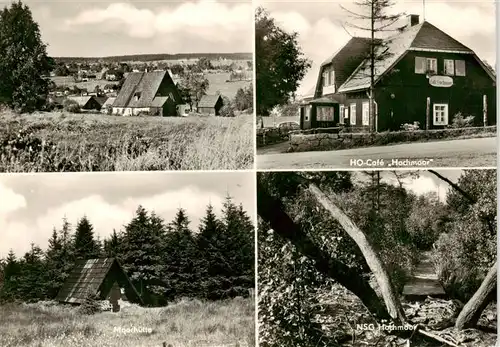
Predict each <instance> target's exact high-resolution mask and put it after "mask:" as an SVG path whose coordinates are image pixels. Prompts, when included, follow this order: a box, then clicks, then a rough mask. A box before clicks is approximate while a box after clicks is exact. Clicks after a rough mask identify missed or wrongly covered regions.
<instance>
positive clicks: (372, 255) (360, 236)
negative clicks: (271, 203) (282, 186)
mask: <svg viewBox="0 0 500 347" xmlns="http://www.w3.org/2000/svg"><path fill="white" fill-rule="evenodd" d="M309 190H310V191H311V193H312V194H313V195H314V196H315V197H316V199H317V200H318V202H319V203H320V204H321V205H322V206H323V207H324V208H325V209H326V210H327V211H328V212H329V213H330V214H331V216H332V217H333V218H334V219H335V220H337V221H338V222H339V223H340V225H341V226H342V227H343V228H344V230H345V231H346V232H347V233H348V234H349V236H350V237H351V238H352V239H353V240H354V241H355V242H356V244H357V245H358V247H359V248H360V250H361V252H362V253H363V256H364V257H365V259H366V262H367V264H368V266H369V267H370V270H371V271H372V273H373V274H374V276H375V278H376V280H377V283H378V285H379V287H380V291H381V293H382V297H383V299H384V302H385V306H386V307H387V310H388V312H389V315H390V316H391V318H392V319H394V320H395V321H396V322H399V323H403V324H404V323H406V317H405V314H404V311H403V308H402V307H401V303H400V302H399V299H398V297H397V295H396V292H395V290H394V288H393V286H392V283H391V280H390V278H389V274H388V273H387V270H386V269H385V267H384V265H383V264H382V261H381V260H380V258H379V257H378V255H377V253H376V252H375V250H374V248H373V246H372V245H371V244H370V242H369V241H368V239H367V238H366V236H365V234H364V233H363V232H362V231H361V230H360V229H359V228H358V227H357V226H356V225H355V224H354V223H353V222H352V220H351V219H350V218H349V217H348V216H347V215H346V214H345V213H344V212H343V211H342V210H341V209H340V208H338V207H337V206H336V205H335V204H334V203H333V202H332V201H331V200H330V199H329V198H328V197H327V196H326V195H325V194H324V193H323V192H322V191H321V190H320V189H319V188H318V186H316V185H315V184H313V183H310V184H309Z"/></svg>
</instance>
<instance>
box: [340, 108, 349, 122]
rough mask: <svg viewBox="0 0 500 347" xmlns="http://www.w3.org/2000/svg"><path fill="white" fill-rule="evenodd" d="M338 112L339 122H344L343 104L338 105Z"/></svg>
mask: <svg viewBox="0 0 500 347" xmlns="http://www.w3.org/2000/svg"><path fill="white" fill-rule="evenodd" d="M346 111H347V110H346ZM339 114H340V117H339V123H340V124H344V117H345V114H344V105H339Z"/></svg>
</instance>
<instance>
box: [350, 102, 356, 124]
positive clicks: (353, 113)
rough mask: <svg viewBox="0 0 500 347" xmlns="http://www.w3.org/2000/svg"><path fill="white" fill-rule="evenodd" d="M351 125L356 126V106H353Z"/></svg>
mask: <svg viewBox="0 0 500 347" xmlns="http://www.w3.org/2000/svg"><path fill="white" fill-rule="evenodd" d="M351 125H356V104H351Z"/></svg>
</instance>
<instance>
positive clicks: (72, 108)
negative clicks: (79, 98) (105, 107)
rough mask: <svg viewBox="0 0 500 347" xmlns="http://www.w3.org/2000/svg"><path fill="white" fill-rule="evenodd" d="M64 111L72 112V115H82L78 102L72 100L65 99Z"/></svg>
mask: <svg viewBox="0 0 500 347" xmlns="http://www.w3.org/2000/svg"><path fill="white" fill-rule="evenodd" d="M63 109H64V110H65V111H66V112H70V113H80V112H81V109H80V105H78V103H77V102H76V101H74V100H71V99H65V100H64V101H63Z"/></svg>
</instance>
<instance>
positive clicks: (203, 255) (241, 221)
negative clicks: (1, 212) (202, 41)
mask: <svg viewBox="0 0 500 347" xmlns="http://www.w3.org/2000/svg"><path fill="white" fill-rule="evenodd" d="M253 231H254V227H253V225H252V222H251V219H250V218H249V216H248V214H247V212H246V211H245V210H244V209H243V206H242V205H236V204H234V202H233V201H232V199H231V198H230V197H227V198H226V200H225V202H224V205H223V208H222V211H221V214H220V217H218V216H217V215H216V212H215V211H214V208H213V206H211V205H208V206H207V208H206V213H205V216H204V217H203V218H202V219H201V221H200V224H199V227H198V230H192V228H191V227H190V219H189V217H188V215H187V212H186V211H185V210H184V209H182V208H181V209H179V210H178V211H177V213H176V215H175V217H174V219H173V220H172V221H170V222H168V223H167V222H165V221H164V220H163V219H162V218H160V217H159V216H158V215H156V214H155V213H154V212H149V211H147V210H146V209H145V208H144V207H142V206H139V207H138V209H137V211H136V213H135V216H134V217H133V219H132V220H131V221H130V222H129V223H128V224H126V225H125V226H124V229H123V230H122V231H119V232H116V230H113V233H112V234H111V235H110V236H109V237H108V238H105V239H104V240H100V239H99V237H97V236H96V234H95V230H94V227H93V225H92V223H91V221H90V220H89V219H88V218H87V217H86V216H83V217H82V218H81V219H80V220H78V223H77V224H76V226H75V227H74V228H73V227H72V225H71V224H70V223H69V222H68V220H66V219H63V223H62V226H61V228H60V229H58V230H57V229H56V228H54V230H53V232H52V235H51V237H50V239H49V240H48V248H47V249H46V250H45V251H43V250H42V249H41V248H40V247H39V246H38V245H34V244H32V245H31V249H30V251H29V252H27V253H26V254H25V255H24V256H22V257H19V258H18V257H16V255H15V254H14V252H13V251H12V250H11V251H10V252H9V254H8V256H7V258H6V259H4V260H2V262H1V263H0V264H1V267H0V269H1V271H0V280H1V282H0V300H2V301H12V300H18V301H38V300H50V299H54V298H55V297H56V295H57V293H58V292H59V290H60V289H61V287H62V285H63V283H64V281H65V279H66V278H67V277H68V275H69V273H70V271H71V270H72V268H73V266H74V264H75V262H76V261H77V260H80V259H92V258H102V257H115V258H117V259H118V261H119V262H120V264H121V265H122V266H123V268H124V269H125V271H126V272H127V274H128V276H129V278H130V279H131V281H132V283H133V284H134V285H135V287H136V288H137V290H138V291H139V293H142V297H143V300H144V302H145V304H147V305H153V306H156V305H165V304H166V303H168V302H169V301H171V300H175V299H177V298H181V297H196V298H200V299H207V300H219V299H225V298H231V297H235V296H244V297H246V296H248V295H249V290H248V289H250V288H254V232H253Z"/></svg>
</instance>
